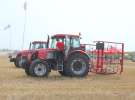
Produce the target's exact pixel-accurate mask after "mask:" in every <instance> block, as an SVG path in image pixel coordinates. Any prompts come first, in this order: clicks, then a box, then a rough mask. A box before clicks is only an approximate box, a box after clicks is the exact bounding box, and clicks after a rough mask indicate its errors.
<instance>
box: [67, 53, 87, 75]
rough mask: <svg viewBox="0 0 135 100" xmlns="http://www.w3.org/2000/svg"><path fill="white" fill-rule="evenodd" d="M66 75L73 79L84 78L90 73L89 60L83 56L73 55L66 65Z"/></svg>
mask: <svg viewBox="0 0 135 100" xmlns="http://www.w3.org/2000/svg"><path fill="white" fill-rule="evenodd" d="M65 68H66V70H65V71H66V73H67V74H68V76H71V77H84V76H86V75H88V72H89V59H88V58H87V56H85V55H83V54H73V55H72V56H70V57H69V60H68V61H67V65H66V67H65Z"/></svg>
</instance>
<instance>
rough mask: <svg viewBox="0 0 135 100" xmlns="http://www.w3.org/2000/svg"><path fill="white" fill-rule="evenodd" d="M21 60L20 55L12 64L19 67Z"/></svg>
mask: <svg viewBox="0 0 135 100" xmlns="http://www.w3.org/2000/svg"><path fill="white" fill-rule="evenodd" d="M20 62H21V57H20V56H19V57H16V59H15V61H14V65H15V66H16V67H17V68H20V67H21V66H20V65H19V64H20Z"/></svg>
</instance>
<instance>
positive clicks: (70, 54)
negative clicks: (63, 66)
mask: <svg viewBox="0 0 135 100" xmlns="http://www.w3.org/2000/svg"><path fill="white" fill-rule="evenodd" d="M78 53H79V54H80V55H85V56H86V57H87V59H88V60H90V57H89V55H88V54H87V53H86V52H84V51H82V50H75V51H73V52H70V53H69V54H68V56H67V57H66V61H67V60H68V59H69V57H70V56H72V55H74V54H78Z"/></svg>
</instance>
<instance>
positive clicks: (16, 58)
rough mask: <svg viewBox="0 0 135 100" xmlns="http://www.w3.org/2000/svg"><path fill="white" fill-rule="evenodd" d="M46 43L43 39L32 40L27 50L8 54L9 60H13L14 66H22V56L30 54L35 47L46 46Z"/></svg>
mask: <svg viewBox="0 0 135 100" xmlns="http://www.w3.org/2000/svg"><path fill="white" fill-rule="evenodd" d="M47 47H48V44H47V42H45V41H33V42H32V43H30V46H29V50H22V51H19V52H16V53H12V54H10V55H9V59H10V62H14V64H15V66H16V67H18V68H20V67H22V63H23V62H24V61H23V58H24V57H27V56H30V55H32V54H33V53H34V52H35V51H36V50H37V49H41V48H47Z"/></svg>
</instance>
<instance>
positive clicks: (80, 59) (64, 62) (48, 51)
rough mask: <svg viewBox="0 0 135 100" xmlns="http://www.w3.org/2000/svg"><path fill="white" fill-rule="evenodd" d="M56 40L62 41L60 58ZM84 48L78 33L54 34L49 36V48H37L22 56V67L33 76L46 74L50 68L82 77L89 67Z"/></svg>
mask: <svg viewBox="0 0 135 100" xmlns="http://www.w3.org/2000/svg"><path fill="white" fill-rule="evenodd" d="M57 40H60V41H61V42H63V43H64V50H63V54H62V56H61V60H59V58H60V57H59V56H60V55H59V53H58V50H57V47H56V44H57ZM84 49H85V48H84V47H82V46H81V45H80V35H69V34H56V35H54V36H52V37H51V44H50V48H45V49H38V50H36V51H35V52H33V53H32V54H31V55H30V56H29V55H28V56H27V57H24V58H23V68H24V69H25V72H26V74H27V75H30V76H35V77H43V76H48V74H49V73H50V72H51V70H56V71H58V72H59V73H60V74H61V75H63V76H71V77H84V76H86V75H87V74H88V72H89V68H90V65H89V61H90V57H89V56H88V55H87V53H86V52H85V51H84ZM58 57H59V58H58Z"/></svg>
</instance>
